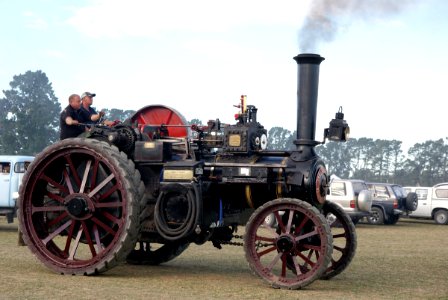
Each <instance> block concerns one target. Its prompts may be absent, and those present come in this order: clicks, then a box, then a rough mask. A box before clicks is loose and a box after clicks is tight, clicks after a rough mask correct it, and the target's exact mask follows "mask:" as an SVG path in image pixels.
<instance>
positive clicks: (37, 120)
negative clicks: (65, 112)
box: [0, 70, 61, 155]
mask: <svg viewBox="0 0 448 300" xmlns="http://www.w3.org/2000/svg"><path fill="white" fill-rule="evenodd" d="M9 85H10V87H11V89H9V90H4V91H3V94H4V97H3V98H0V103H1V104H0V108H1V110H2V113H1V114H0V118H1V119H0V145H1V147H0V151H1V153H3V154H23V155H25V154H26V155H34V154H36V153H38V152H40V151H41V150H42V149H43V148H45V147H46V146H47V145H49V144H51V143H54V142H56V141H57V140H58V139H59V132H58V128H59V114H60V112H61V105H60V104H59V102H58V99H57V98H56V96H55V95H54V92H53V88H52V86H51V83H50V82H49V80H48V78H47V75H46V74H45V73H44V72H42V71H40V70H38V71H35V72H32V71H27V72H26V73H25V74H20V75H16V76H14V77H13V81H11V82H10V84H9Z"/></svg>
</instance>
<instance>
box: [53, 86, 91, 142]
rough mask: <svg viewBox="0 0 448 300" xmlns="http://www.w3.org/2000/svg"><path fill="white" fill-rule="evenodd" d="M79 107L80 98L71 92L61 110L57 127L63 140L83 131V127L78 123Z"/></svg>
mask: <svg viewBox="0 0 448 300" xmlns="http://www.w3.org/2000/svg"><path fill="white" fill-rule="evenodd" d="M80 108H81V98H80V97H79V95H77V94H72V95H70V97H69V98H68V106H67V107H66V108H65V109H64V110H63V111H62V112H61V115H60V118H59V127H60V129H61V133H60V139H61V140H64V139H67V138H71V137H77V136H78V135H80V134H81V133H83V132H84V131H85V127H84V126H82V125H80V124H79V123H82V122H81V121H80V116H79V110H80Z"/></svg>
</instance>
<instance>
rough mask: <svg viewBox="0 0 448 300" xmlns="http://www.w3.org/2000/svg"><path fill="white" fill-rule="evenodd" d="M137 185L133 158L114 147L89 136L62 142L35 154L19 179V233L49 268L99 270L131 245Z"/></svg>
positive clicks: (118, 258)
mask: <svg viewBox="0 0 448 300" xmlns="http://www.w3.org/2000/svg"><path fill="white" fill-rule="evenodd" d="M143 190H144V186H143V184H142V182H141V180H140V173H139V172H138V171H136V169H135V167H134V163H133V162H132V161H130V160H128V159H127V156H126V155H125V154H124V153H122V152H119V150H118V149H117V148H116V147H114V146H110V145H109V144H107V143H104V142H100V141H97V140H92V139H81V138H76V139H66V140H63V141H61V142H58V143H56V144H53V145H51V146H49V147H47V148H46V149H45V150H44V151H43V152H42V153H41V154H39V155H38V156H37V157H36V159H35V160H34V161H33V163H32V164H31V165H30V167H29V169H28V172H27V173H26V175H25V177H24V180H23V184H22V186H21V189H20V198H19V205H20V207H19V222H20V229H21V230H22V232H23V238H24V240H25V242H26V244H27V246H28V247H29V248H30V250H31V251H32V252H33V253H34V254H35V255H36V256H37V258H38V259H39V260H40V261H42V262H43V263H44V264H45V265H46V266H47V267H49V268H50V269H52V270H54V271H55V272H58V273H62V274H84V275H90V274H95V273H99V272H104V271H106V270H108V269H110V268H112V267H113V266H115V265H116V264H117V263H119V262H120V261H123V260H124V259H125V257H126V256H127V255H128V253H129V252H130V251H131V250H132V249H133V247H134V245H135V243H136V239H137V233H138V228H139V222H138V215H139V201H140V198H141V195H142V193H143Z"/></svg>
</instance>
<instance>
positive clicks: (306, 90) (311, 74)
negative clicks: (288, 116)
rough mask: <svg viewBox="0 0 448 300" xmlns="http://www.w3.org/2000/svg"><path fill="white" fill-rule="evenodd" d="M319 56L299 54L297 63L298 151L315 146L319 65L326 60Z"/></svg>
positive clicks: (296, 58) (295, 58)
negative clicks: (302, 147)
mask: <svg viewBox="0 0 448 300" xmlns="http://www.w3.org/2000/svg"><path fill="white" fill-rule="evenodd" d="M324 59H325V58H323V57H322V56H320V55H318V54H299V55H297V56H296V57H294V60H295V61H296V62H297V64H298V67H299V71H298V78H297V80H298V83H297V140H296V141H294V143H295V144H296V145H297V149H298V150H299V148H300V147H301V146H305V147H309V146H312V147H313V146H315V145H316V142H315V141H314V137H315V132H316V116H317V92H318V87H319V65H320V63H321V62H322V61H323V60H324Z"/></svg>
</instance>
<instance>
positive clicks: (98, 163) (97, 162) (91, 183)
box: [90, 159, 100, 188]
mask: <svg viewBox="0 0 448 300" xmlns="http://www.w3.org/2000/svg"><path fill="white" fill-rule="evenodd" d="M99 165H100V161H99V160H98V159H95V163H94V164H93V168H92V179H91V181H90V186H91V187H92V188H95V185H96V176H97V175H98V167H99Z"/></svg>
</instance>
